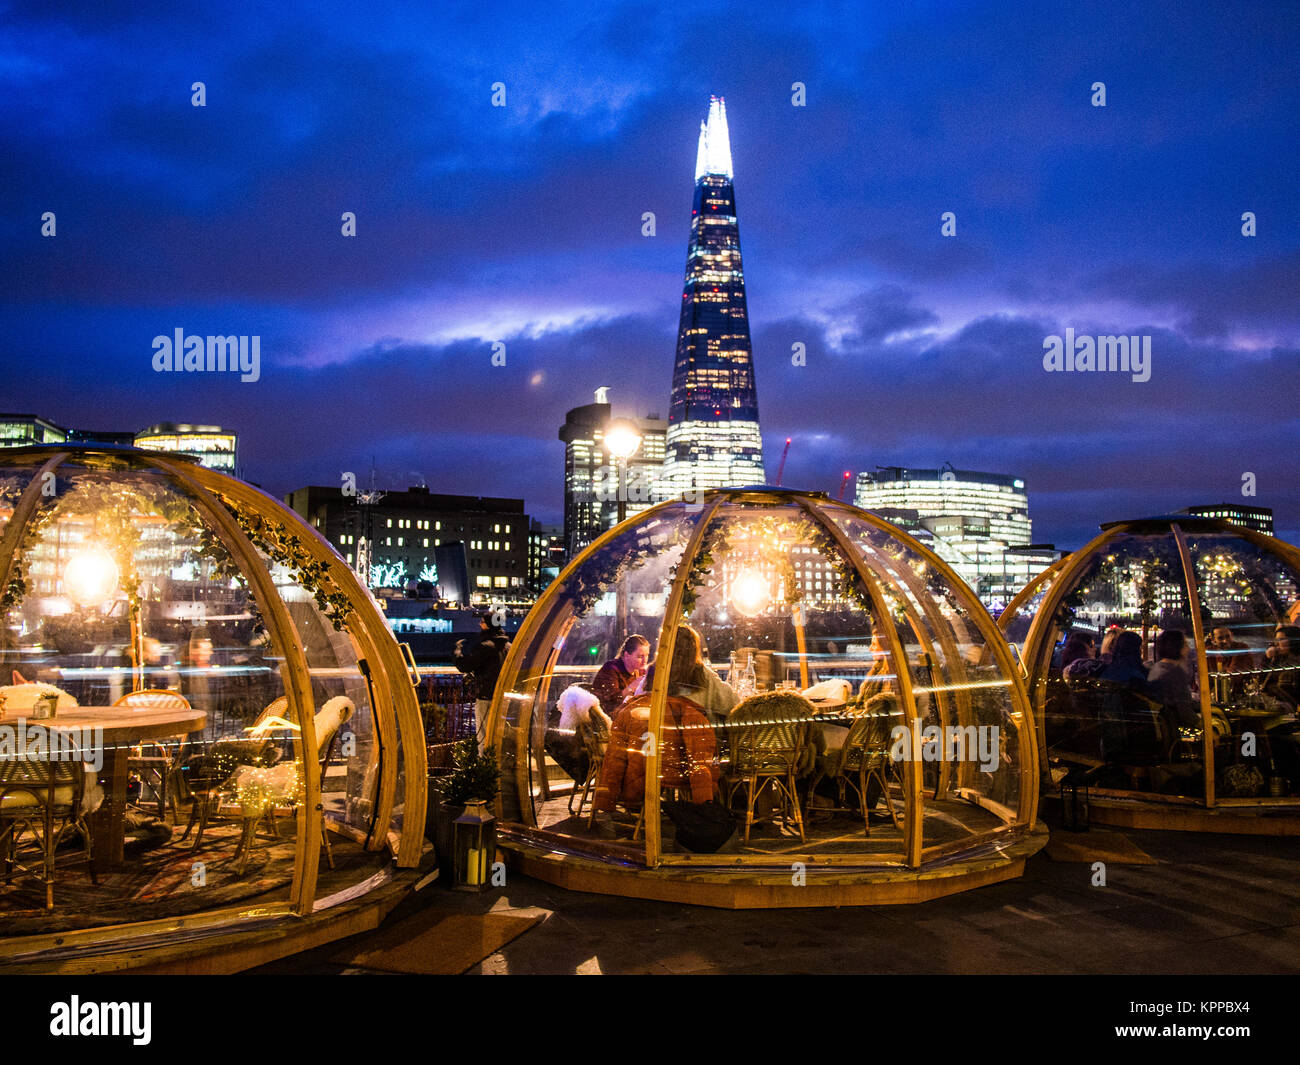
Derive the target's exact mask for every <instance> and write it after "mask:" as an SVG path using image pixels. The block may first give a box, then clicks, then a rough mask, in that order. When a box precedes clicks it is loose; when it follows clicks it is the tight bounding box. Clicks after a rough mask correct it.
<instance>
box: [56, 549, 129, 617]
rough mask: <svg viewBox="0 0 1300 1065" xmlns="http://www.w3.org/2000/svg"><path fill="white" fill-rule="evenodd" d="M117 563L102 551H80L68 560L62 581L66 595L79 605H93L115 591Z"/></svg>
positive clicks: (109, 596) (108, 597) (111, 595)
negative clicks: (65, 588)
mask: <svg viewBox="0 0 1300 1065" xmlns="http://www.w3.org/2000/svg"><path fill="white" fill-rule="evenodd" d="M117 577H118V574H117V563H116V562H114V561H113V559H112V558H111V557H110V556H109V555H108V554H107V553H106V552H103V551H82V552H80V553H78V554H75V555H73V556H72V558H70V559H69V560H68V564H67V566H66V567H65V568H64V570H63V583H64V585H65V586H66V587H67V591H68V596H69V597H70V598H71V599H72V601H73V602H74V603H77V604H78V605H80V606H93V605H97V604H99V603H102V602H104V601H105V600H107V599H111V598H112V597H113V594H114V592H116V591H117Z"/></svg>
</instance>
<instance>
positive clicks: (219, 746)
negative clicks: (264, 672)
mask: <svg viewBox="0 0 1300 1065" xmlns="http://www.w3.org/2000/svg"><path fill="white" fill-rule="evenodd" d="M284 723H288V724H292V723H293V712H292V711H291V710H290V709H289V700H288V699H287V698H285V697H284V696H283V695H281V696H279V697H278V698H275V699H272V700H271V701H270V702H269V703H267V704H266V706H265V707H264V708H263V710H262V712H261V713H260V714H258V715H257V720H256V721H254V722H253V724H251V725H250V726H248V727H247V728H246V729H244V732H245V733H246V734H247V738H235V737H229V736H227V737H223V738H222V739H219V740H216V741H215V742H214V743H212V745H211V746H210V747H209V748H208V749H207V750H206V751H204V753H202V754H198V755H195V756H194V757H192V758H189V759H188V760H187V764H186V765H185V767H184V770H183V772H181V773H178V774H177V778H178V782H183V784H184V790H185V791H186V792H187V793H188V795H189V798H190V819H189V821H188V822H187V823H186V825H185V831H184V832H182V833H181V836H180V839H179V840H177V842H178V843H184V842H185V840H186V839H187V838H188V837H189V834H190V831H191V830H192V829H193V828H194V826H195V825H196V824H197V825H198V827H199V831H198V833H197V834H196V835H195V837H194V843H193V845H192V849H193V850H198V849H199V847H200V845H201V844H202V843H203V833H204V831H205V830H206V829H207V825H208V819H209V817H210V816H211V814H212V801H213V800H214V798H215V797H216V793H217V792H218V791H219V790H220V789H221V787H222V785H224V784H225V783H226V781H227V780H229V779H230V777H231V775H232V774H233V773H234V772H235V770H236V769H238V768H239V767H240V766H241V765H253V766H258V767H264V766H268V765H273V764H274V763H275V762H276V760H277V759H278V758H279V753H280V752H279V750H278V749H277V748H276V745H275V741H274V737H273V735H272V733H273V732H274V730H275V729H276V728H282V727H284ZM178 790H180V789H178Z"/></svg>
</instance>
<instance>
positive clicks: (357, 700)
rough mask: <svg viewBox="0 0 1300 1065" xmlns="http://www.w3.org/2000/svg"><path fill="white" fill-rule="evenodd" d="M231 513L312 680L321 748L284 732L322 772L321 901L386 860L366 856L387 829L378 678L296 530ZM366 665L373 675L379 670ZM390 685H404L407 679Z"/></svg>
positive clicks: (291, 728)
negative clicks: (252, 547)
mask: <svg viewBox="0 0 1300 1065" xmlns="http://www.w3.org/2000/svg"><path fill="white" fill-rule="evenodd" d="M227 507H228V509H229V510H230V512H231V514H232V515H233V516H234V517H235V518H236V520H237V521H238V522H239V523H240V525H241V527H243V529H244V531H245V533H247V534H248V535H249V536H250V538H251V539H252V540H253V542H254V543H255V544H256V546H257V549H258V552H259V555H260V557H261V559H262V561H263V563H264V565H265V566H266V568H267V569H268V571H269V572H270V574H271V579H272V581H273V582H274V584H275V587H276V591H277V592H278V593H279V596H280V599H281V601H282V602H283V604H284V606H285V608H286V610H287V612H288V614H289V618H290V621H291V623H292V625H293V628H294V630H295V632H296V633H297V641H298V646H299V647H300V648H301V649H302V653H303V657H304V658H305V659H306V662H307V671H308V674H309V675H310V677H311V695H312V703H313V713H314V715H315V718H314V723H315V729H314V731H315V734H316V736H315V739H316V748H315V750H314V751H305V750H302V749H301V744H299V743H297V742H296V741H297V740H298V738H299V736H300V722H297V721H291V722H290V723H289V724H288V725H287V726H286V727H285V733H286V736H287V737H288V738H290V739H292V740H293V741H294V751H295V754H296V755H297V756H298V757H299V758H300V759H302V758H309V757H310V758H312V759H314V760H315V761H316V763H317V765H318V766H319V771H320V787H321V803H322V807H323V809H322V815H323V821H322V827H323V830H325V831H328V832H329V833H330V837H329V839H328V841H327V842H328V847H329V853H328V854H327V855H325V856H324V858H325V860H324V861H323V862H322V865H321V883H320V886H319V888H318V895H321V896H328V895H331V894H334V893H335V892H337V891H339V890H341V889H342V887H344V886H346V885H347V884H348V883H350V882H353V881H355V880H357V879H364V878H365V877H368V876H370V875H371V874H372V873H373V872H374V871H375V868H374V867H375V863H376V862H377V861H380V860H382V859H381V858H377V857H376V855H375V854H374V853H373V852H370V853H368V852H366V851H365V850H364V844H365V842H366V840H367V839H368V838H369V837H370V836H371V834H372V832H377V834H378V836H379V837H380V838H383V837H385V836H386V833H387V828H388V826H376V825H375V817H376V815H377V813H378V810H377V801H378V795H379V785H380V757H381V748H382V745H381V741H380V736H379V730H378V726H377V723H376V718H375V714H376V708H375V705H374V701H373V698H372V684H373V680H370V681H368V680H367V678H366V676H365V674H364V672H363V671H362V669H361V667H360V663H359V655H358V653H357V644H356V643H355V642H354V640H353V637H352V636H351V634H350V633H349V632H348V630H347V628H346V626H345V623H344V619H345V618H346V617H347V616H348V609H349V601H348V600H347V599H346V597H345V596H343V594H342V592H341V591H340V589H339V587H338V585H337V584H336V583H335V582H334V580H333V579H332V578H331V576H330V574H329V568H328V567H327V566H324V565H322V564H320V563H318V562H316V560H315V558H314V556H313V555H310V554H308V553H307V551H306V550H305V549H304V548H303V546H302V544H301V541H300V539H299V537H298V534H297V533H296V532H295V531H293V530H291V529H288V528H286V527H284V526H281V525H278V524H276V523H274V522H270V521H267V520H265V519H262V518H260V517H258V516H256V515H253V514H251V513H250V512H249V511H247V510H246V509H245V508H243V507H241V506H239V505H237V504H233V503H229V502H227ZM331 565H341V563H331ZM367 666H368V667H369V668H371V670H372V675H373V670H374V668H375V667H374V664H372V663H367ZM390 681H391V682H392V683H395V684H400V683H404V682H405V681H404V676H403V675H398V676H395V677H392V678H390ZM396 753H397V752H394V755H396ZM304 779H305V778H304ZM308 816H312V812H311V811H304V812H303V813H302V814H301V818H305V817H308ZM301 818H300V827H301ZM331 861H332V864H333V868H330V863H331Z"/></svg>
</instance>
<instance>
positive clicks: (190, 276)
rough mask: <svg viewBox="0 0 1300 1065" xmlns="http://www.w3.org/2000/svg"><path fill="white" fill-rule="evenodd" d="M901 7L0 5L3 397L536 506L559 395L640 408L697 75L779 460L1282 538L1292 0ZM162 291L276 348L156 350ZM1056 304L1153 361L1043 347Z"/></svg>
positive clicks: (552, 461)
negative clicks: (253, 369) (1049, 363)
mask: <svg viewBox="0 0 1300 1065" xmlns="http://www.w3.org/2000/svg"><path fill="white" fill-rule="evenodd" d="M110 6H111V7H114V8H118V7H120V8H121V9H122V10H107V8H109V7H110ZM429 6H432V5H419V6H418V7H429ZM863 6H864V7H866V6H867V5H863ZM871 6H872V7H876V6H877V5H871ZM899 6H900V7H906V8H907V10H906V11H905V12H892V11H891V12H883V11H880V10H858V9H857V8H854V7H850V6H847V5H837V4H830V5H818V4H808V3H799V4H792V5H788V7H786V8H785V9H784V10H782V9H779V8H775V7H769V6H767V5H750V4H739V3H737V4H733V5H714V4H707V3H694V4H677V5H671V6H664V7H662V8H658V9H654V8H652V7H650V6H648V5H643V4H635V5H619V4H612V3H611V4H599V5H594V4H593V5H589V6H586V7H578V6H567V5H565V6H561V5H536V4H527V5H511V4H501V3H493V4H486V5H463V6H462V5H455V7H456V8H459V9H460V10H459V12H457V11H455V10H453V11H451V12H447V11H439V12H437V13H430V12H428V11H421V10H419V9H418V8H417V5H411V9H402V10H389V11H388V12H387V13H384V12H382V11H372V10H370V9H369V8H358V7H357V6H355V5H341V4H330V3H321V2H312V3H310V4H283V5H275V6H274V9H275V14H271V13H270V11H271V9H267V10H266V11H263V10H260V9H256V10H255V9H250V10H247V11H241V10H239V9H238V8H237V7H236V6H234V5H231V6H230V8H229V9H228V10H226V11H223V12H219V13H212V12H211V11H209V13H207V14H205V13H202V12H201V11H198V10H195V8H197V7H198V5H188V4H187V5H174V4H148V3H140V4H132V5H129V6H128V5H103V4H86V5H84V6H83V5H64V4H54V3H49V2H43V3H39V4H33V5H22V4H20V5H2V6H0V11H3V15H0V99H2V100H3V105H2V106H0V189H3V192H4V206H3V210H2V212H0V278H3V287H2V290H0V324H2V325H3V329H2V330H0V353H2V354H0V365H2V367H3V371H4V390H3V393H0V395H2V397H3V398H2V399H0V409H3V410H8V411H23V412H31V413H36V414H40V415H42V416H44V417H47V418H50V419H52V420H54V421H55V422H58V423H60V424H65V425H73V426H80V427H88V428H96V429H121V430H136V429H140V428H143V427H144V426H146V425H148V424H151V423H153V422H156V421H161V420H171V421H192V422H215V423H219V424H221V425H223V426H226V427H228V428H231V429H233V430H235V431H237V432H238V433H239V436H240V445H239V446H240V457H241V467H242V473H243V475H244V476H245V477H246V478H247V479H249V480H252V481H255V482H257V483H260V484H261V485H262V486H263V487H265V488H266V489H267V490H269V491H271V492H273V493H276V494H283V493H284V492H287V491H289V490H291V489H293V488H297V487H300V486H302V485H304V484H307V483H320V484H338V483H339V478H340V473H341V472H342V471H354V472H357V473H358V475H359V477H358V479H359V481H360V482H361V483H363V484H364V483H366V482H367V481H368V480H369V470H370V467H371V462H372V459H373V462H374V464H375V466H376V468H377V471H378V475H377V480H378V482H379V484H380V486H381V487H405V486H406V485H407V484H411V483H417V482H420V481H424V482H427V483H428V484H429V486H430V487H431V488H433V489H434V490H435V491H438V490H441V491H448V492H463V493H470V494H481V495H505V496H522V497H523V498H524V499H525V501H526V504H527V507H528V509H529V511H530V513H532V514H533V515H534V516H537V517H540V518H542V519H543V520H546V521H556V520H558V518H559V516H560V513H561V509H562V498H563V497H562V470H563V444H561V443H560V441H559V440H558V439H557V436H556V433H557V430H558V428H559V426H560V424H561V423H562V421H563V419H564V414H565V412H566V411H567V410H568V409H569V408H571V407H574V406H578V405H580V404H583V403H587V402H590V401H591V397H592V389H594V388H595V387H596V386H597V385H608V386H610V389H611V391H610V398H611V400H612V401H613V402H614V404H615V409H616V412H617V413H627V414H630V413H638V414H645V413H646V412H648V411H658V412H660V413H661V414H664V415H666V414H667V410H668V389H669V385H670V381H671V375H672V362H673V352H674V343H675V335H676V329H677V315H678V308H679V306H680V301H681V282H682V276H683V270H684V266H685V254H686V245H687V234H688V226H689V223H690V208H691V195H692V187H693V186H692V179H693V174H694V163H695V149H696V138H697V135H698V130H699V123H700V120H701V119H703V118H704V117H705V115H706V113H707V109H708V102H709V96H710V94H719V95H723V96H725V98H726V102H727V111H728V118H729V120H730V126H731V139H732V151H733V155H734V160H735V172H736V177H735V186H736V195H737V203H738V209H739V218H740V234H741V246H742V251H743V254H744V263H745V274H746V280H747V285H748V296H749V309H750V316H751V324H752V329H753V340H754V353H755V364H756V373H757V383H758V399H759V411H760V416H761V420H762V426H763V430H764V441H765V448H766V453H767V455H766V457H767V465H768V473H769V476H770V477H774V476H775V473H776V464H777V460H778V458H779V455H780V449H781V446H782V443H783V442H784V439H785V437H786V436H788V435H789V436H793V437H794V445H793V447H792V450H791V454H790V460H789V463H788V466H787V469H786V474H785V483H786V485H790V486H794V487H808V488H817V489H823V490H830V491H832V492H833V491H834V490H835V489H836V487H837V485H838V480H839V475H840V473H841V472H842V471H843V470H846V469H849V470H853V471H855V472H856V471H858V470H862V469H869V468H872V467H874V466H875V465H877V464H881V465H887V464H897V465H916V466H930V467H933V466H937V465H940V464H942V463H943V462H946V461H949V462H952V463H953V464H954V465H955V466H957V467H959V468H967V469H986V470H992V471H998V472H1006V473H1013V474H1016V475H1018V476H1022V477H1024V479H1025V480H1026V482H1027V483H1028V486H1029V490H1030V508H1031V509H1030V513H1031V517H1032V518H1033V519H1034V532H1035V538H1036V539H1038V540H1043V541H1055V542H1057V544H1058V545H1061V546H1064V547H1075V546H1078V545H1079V544H1081V543H1082V542H1083V541H1085V540H1086V539H1088V538H1089V537H1090V536H1091V535H1092V534H1093V533H1094V532H1095V530H1096V526H1097V524H1098V523H1099V522H1101V521H1108V520H1113V519H1117V518H1121V517H1127V516H1133V515H1136V514H1141V513H1155V512H1164V511H1167V510H1170V509H1173V508H1177V507H1182V506H1186V505H1188V504H1192V503H1209V502H1221V501H1231V500H1237V501H1241V502H1245V503H1254V504H1258V505H1264V506H1271V507H1273V508H1275V510H1276V512H1277V521H1278V531H1279V533H1280V534H1281V535H1283V536H1285V537H1286V538H1287V539H1290V540H1292V541H1296V540H1300V482H1297V478H1296V476H1295V473H1296V462H1295V456H1296V454H1297V449H1298V446H1300V414H1298V407H1297V399H1298V397H1300V360H1298V359H1297V355H1298V354H1300V203H1298V202H1297V195H1296V193H1297V175H1298V174H1300V165H1298V164H1300V149H1298V148H1297V133H1298V132H1300V77H1298V76H1297V66H1296V63H1297V60H1296V56H1297V55H1298V54H1300V7H1297V5H1296V4H1294V3H1280V2H1270V3H1263V4H1236V3H1225V4H1214V5H1199V4H1187V3H1186V2H1185V0H1180V2H1178V3H1148V4H1142V5H1135V4H1132V3H1119V4H1113V5H1108V6H1101V5H1092V4H1080V5H1075V4H1070V5H1057V4H1052V5H1034V6H1020V5H1009V4H1007V5H1001V4H999V5H988V4H924V3H922V4H908V5H899ZM1139 6H1140V8H1141V10H1134V9H1135V8H1138V7H1139ZM128 7H129V9H128ZM1202 7H1207V8H1208V7H1214V8H1215V9H1216V10H1214V11H1209V10H1200V8H1202ZM196 81H202V82H204V84H205V87H206V106H205V107H194V106H192V105H191V95H192V94H191V85H192V83H194V82H196ZM796 81H799V82H803V83H804V84H805V85H806V106H804V107H795V106H792V103H791V96H792V89H791V86H792V83H794V82H796ZM1096 81H1101V82H1104V83H1105V86H1106V106H1105V107H1094V106H1092V104H1091V97H1092V95H1093V92H1092V85H1093V83H1094V82H1096ZM494 82H501V83H503V84H504V85H505V88H506V106H505V107H503V108H502V107H493V106H492V86H493V83H494ZM47 211H52V212H54V213H55V215H56V218H57V223H56V224H57V233H56V236H54V237H43V236H42V235H41V216H42V214H43V213H44V212H47ZM345 211H352V212H355V213H356V216H357V223H356V228H357V235H356V236H355V237H344V236H342V235H341V232H340V228H341V225H342V223H341V219H340V216H341V215H342V213H343V212H345ZM646 211H652V212H654V214H655V217H656V226H657V234H656V235H655V236H653V237H645V236H642V232H641V231H642V215H643V213H644V212H646ZM945 211H952V212H955V214H956V218H957V235H956V236H955V237H943V236H941V234H940V216H941V214H942V213H943V212H945ZM1246 211H1252V212H1254V213H1255V215H1256V217H1257V227H1258V235H1257V236H1254V237H1245V236H1243V235H1242V220H1241V218H1242V214H1243V212H1246ZM178 327H179V328H183V329H185V330H186V331H187V332H188V333H201V334H209V333H214V334H247V335H259V336H260V337H261V338H262V340H261V350H262V367H261V380H260V381H258V382H256V383H240V381H239V380H238V378H237V376H233V375H226V376H220V377H219V376H216V375H207V374H170V375H164V374H158V373H155V372H154V371H153V369H152V366H151V360H152V356H153V349H152V346H151V342H152V340H153V338H154V337H155V336H156V335H159V334H167V335H170V334H171V333H172V332H173V330H175V329H176V328H178ZM1067 327H1072V328H1073V329H1074V330H1075V331H1076V333H1079V334H1126V335H1128V334H1146V335H1149V336H1151V337H1152V348H1153V356H1152V372H1151V379H1150V380H1149V381H1148V382H1146V383H1134V382H1133V381H1131V379H1130V377H1129V376H1128V375H1123V374H1109V373H1103V374H1097V373H1093V374H1066V373H1058V374H1049V373H1047V372H1045V371H1044V369H1043V365H1042V357H1043V340H1044V337H1045V336H1047V335H1049V334H1063V333H1064V330H1065V329H1066V328H1067ZM494 341H502V342H504V343H505V345H506V353H507V354H506V366H505V367H493V366H492V365H491V351H492V343H493V342H494ZM796 342H799V343H803V344H805V345H806V349H807V365H806V366H802V367H800V366H794V365H792V364H791V345H792V344H794V343H796ZM1246 472H1251V473H1254V474H1255V475H1256V478H1257V484H1258V494H1257V495H1256V496H1255V497H1254V498H1243V497H1242V494H1241V485H1242V475H1243V473H1246Z"/></svg>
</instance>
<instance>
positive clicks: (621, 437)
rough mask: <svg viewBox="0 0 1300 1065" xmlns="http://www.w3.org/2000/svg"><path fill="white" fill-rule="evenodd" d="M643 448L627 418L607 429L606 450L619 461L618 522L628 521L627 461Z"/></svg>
mask: <svg viewBox="0 0 1300 1065" xmlns="http://www.w3.org/2000/svg"><path fill="white" fill-rule="evenodd" d="M640 446H641V434H640V433H638V432H637V431H636V426H635V425H633V424H632V423H631V422H630V421H628V420H627V419H626V418H619V419H617V420H615V421H612V422H610V423H609V426H608V427H607V428H606V429H605V450H606V451H607V452H609V454H610V455H612V456H613V457H614V458H616V459H617V460H618V520H619V522H620V523H622V522H624V521H626V520H627V460H628V459H630V458H631V457H632V456H633V455H635V454H636V452H637V448H639V447H640Z"/></svg>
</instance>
